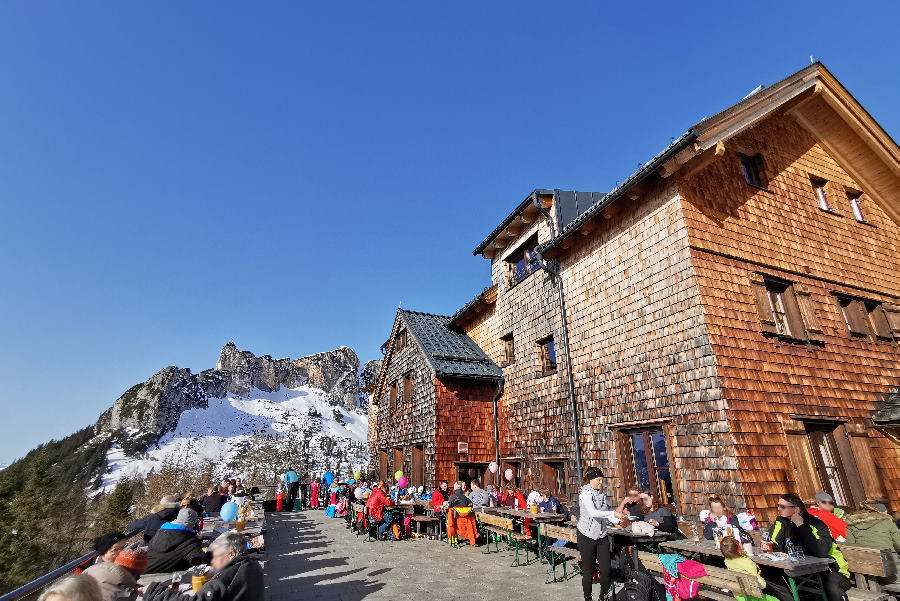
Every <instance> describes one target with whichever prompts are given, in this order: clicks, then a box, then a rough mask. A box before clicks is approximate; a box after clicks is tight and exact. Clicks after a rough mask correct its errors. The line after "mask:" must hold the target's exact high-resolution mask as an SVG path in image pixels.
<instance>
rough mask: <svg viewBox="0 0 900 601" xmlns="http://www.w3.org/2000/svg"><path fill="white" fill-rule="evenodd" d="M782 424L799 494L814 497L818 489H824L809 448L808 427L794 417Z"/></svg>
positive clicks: (804, 497) (805, 497)
mask: <svg viewBox="0 0 900 601" xmlns="http://www.w3.org/2000/svg"><path fill="white" fill-rule="evenodd" d="M781 425H782V427H783V428H784V435H785V438H787V449H788V456H789V457H790V459H791V464H792V467H793V468H794V482H795V483H796V485H797V494H798V495H800V498H801V499H812V498H813V497H815V496H816V493H817V492H818V491H820V490H822V483H821V482H820V480H819V474H818V472H816V462H815V460H814V459H813V456H812V451H811V450H810V448H809V440H808V438H807V436H806V427H805V426H804V425H803V422H800V421H797V420H793V419H784V420H782V422H781Z"/></svg>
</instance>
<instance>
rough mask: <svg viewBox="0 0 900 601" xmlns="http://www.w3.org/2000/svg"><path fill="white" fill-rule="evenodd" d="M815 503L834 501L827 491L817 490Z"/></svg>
mask: <svg viewBox="0 0 900 601" xmlns="http://www.w3.org/2000/svg"><path fill="white" fill-rule="evenodd" d="M816 503H834V498H833V497H832V496H831V495H829V494H828V493H827V492H817V493H816Z"/></svg>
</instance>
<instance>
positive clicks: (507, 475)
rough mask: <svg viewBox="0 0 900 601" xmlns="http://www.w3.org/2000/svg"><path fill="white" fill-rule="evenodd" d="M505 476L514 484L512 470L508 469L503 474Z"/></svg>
mask: <svg viewBox="0 0 900 601" xmlns="http://www.w3.org/2000/svg"><path fill="white" fill-rule="evenodd" d="M503 475H504V476H506V480H507V481H509V482H512V479H513V471H512V468H506V471H505V472H503Z"/></svg>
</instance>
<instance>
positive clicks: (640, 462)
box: [631, 434, 650, 488]
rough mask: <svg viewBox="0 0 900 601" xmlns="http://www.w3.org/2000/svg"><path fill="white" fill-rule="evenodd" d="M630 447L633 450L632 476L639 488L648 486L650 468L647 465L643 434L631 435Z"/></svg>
mask: <svg viewBox="0 0 900 601" xmlns="http://www.w3.org/2000/svg"><path fill="white" fill-rule="evenodd" d="M631 447H632V450H633V452H634V477H635V484H636V485H637V486H638V487H639V488H649V486H650V470H649V469H648V467H647V453H646V447H645V446H644V435H643V434H632V435H631Z"/></svg>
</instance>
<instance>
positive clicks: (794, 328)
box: [750, 274, 824, 342]
mask: <svg viewBox="0 0 900 601" xmlns="http://www.w3.org/2000/svg"><path fill="white" fill-rule="evenodd" d="M750 281H751V283H752V285H753V292H754V295H755V297H756V306H757V309H758V310H759V317H760V321H761V322H762V325H763V332H765V333H767V334H773V335H775V336H777V337H779V338H782V339H785V340H788V341H804V342H805V341H807V340H810V341H813V342H821V341H822V340H824V338H823V336H822V329H821V327H820V326H819V320H818V317H817V316H816V312H815V307H814V305H813V304H812V299H811V298H810V297H809V296H810V295H809V291H808V290H807V289H806V288H805V287H798V290H800V292H798V293H797V294H795V291H794V286H793V285H792V284H791V283H790V282H785V281H783V280H777V279H774V278H769V277H765V276H763V275H762V274H753V275H752V276H751V280H750ZM798 295H799V296H798Z"/></svg>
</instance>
